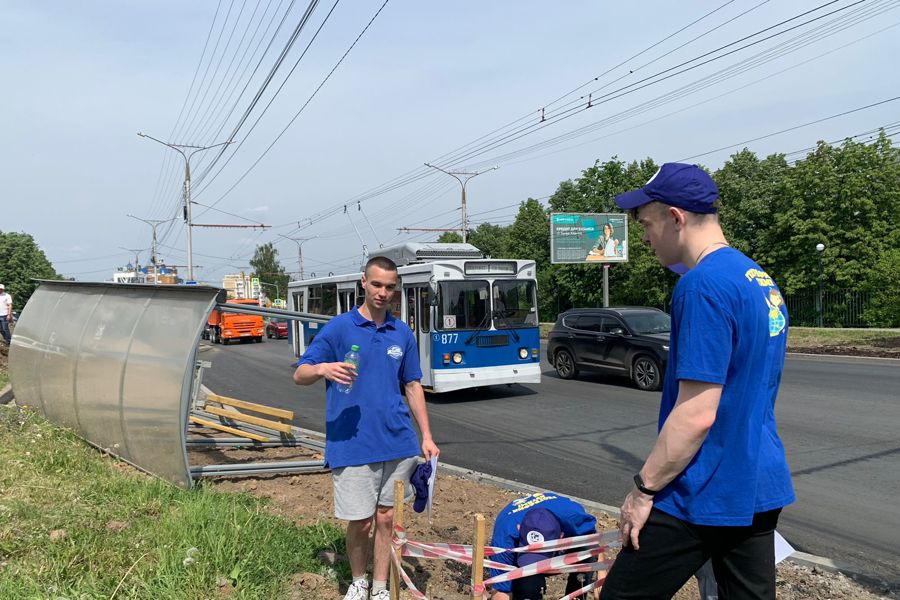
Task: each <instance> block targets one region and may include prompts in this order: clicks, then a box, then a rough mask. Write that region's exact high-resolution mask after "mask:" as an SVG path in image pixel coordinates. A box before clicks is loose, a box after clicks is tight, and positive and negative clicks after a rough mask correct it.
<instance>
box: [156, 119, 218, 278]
mask: <svg viewBox="0 0 900 600" xmlns="http://www.w3.org/2000/svg"><path fill="white" fill-rule="evenodd" d="M138 135H139V136H141V137H143V138H147V139H150V140H153V141H154V142H159V143H160V144H162V145H163V146H168V147H169V148H171V149H172V150H174V151H176V152H177V153H178V154H180V155H181V157H182V158H183V159H184V222H185V223H187V259H188V280H189V281H194V252H193V248H192V245H191V158H192V157H193V156H194V155H195V154H197V153H198V152H203V151H204V150H210V149H211V148H218V147H219V146H226V145H228V144H233V143H234V140H228V141H227V142H222V143H221V144H213V145H212V146H189V145H187V144H170V143H169V142H164V141H162V140H158V139H156V138H155V137H153V136H152V135H147V134H145V133H140V132H138ZM182 148H191V149H193V152H191V153H190V154H185V152H184V150H182Z"/></svg>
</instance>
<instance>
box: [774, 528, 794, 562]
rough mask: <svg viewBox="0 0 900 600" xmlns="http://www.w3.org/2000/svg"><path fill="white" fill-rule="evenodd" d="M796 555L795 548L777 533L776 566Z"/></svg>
mask: <svg viewBox="0 0 900 600" xmlns="http://www.w3.org/2000/svg"><path fill="white" fill-rule="evenodd" d="M793 553H794V547H793V546H791V545H790V544H789V543H788V541H787V540H786V539H784V538H783V537H781V534H780V533H778V532H777V531H776V532H775V564H776V565H777V564H778V563H780V562H781V561H783V560H784V559H786V558H787V557H788V556H790V555H791V554H793Z"/></svg>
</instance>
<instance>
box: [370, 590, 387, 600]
mask: <svg viewBox="0 0 900 600" xmlns="http://www.w3.org/2000/svg"><path fill="white" fill-rule="evenodd" d="M372 600H391V592H390V591H388V590H387V589H384V590H379V591H377V592H372Z"/></svg>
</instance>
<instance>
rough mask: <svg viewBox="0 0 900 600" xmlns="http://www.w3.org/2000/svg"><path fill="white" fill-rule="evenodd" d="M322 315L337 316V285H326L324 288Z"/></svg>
mask: <svg viewBox="0 0 900 600" xmlns="http://www.w3.org/2000/svg"><path fill="white" fill-rule="evenodd" d="M322 314H323V315H336V314H338V310H337V284H336V283H326V284H324V285H323V286H322Z"/></svg>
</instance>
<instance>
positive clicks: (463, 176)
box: [425, 163, 500, 243]
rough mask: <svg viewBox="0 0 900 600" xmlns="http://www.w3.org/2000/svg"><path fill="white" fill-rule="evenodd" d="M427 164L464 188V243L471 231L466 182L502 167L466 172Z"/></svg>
mask: <svg viewBox="0 0 900 600" xmlns="http://www.w3.org/2000/svg"><path fill="white" fill-rule="evenodd" d="M425 166H426V167H431V168H432V169H436V170H438V171H440V172H441V173H445V174H447V175H449V176H450V177H452V178H454V179H455V180H457V181H458V182H459V185H460V187H461V188H462V241H463V243H465V241H466V238H467V237H468V236H467V234H468V231H469V217H468V214H467V213H466V184H467V183H469V180H470V179H474V178H475V177H478V176H479V175H481V174H482V173H487V172H489V171H496V170H497V169H499V168H500V166H499V165H498V166H496V167H491V168H490V169H486V170H484V171H474V172H470V173H466V172H463V171H445V170H444V169H442V168H440V167H437V166H435V165H432V164H428V163H425Z"/></svg>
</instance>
